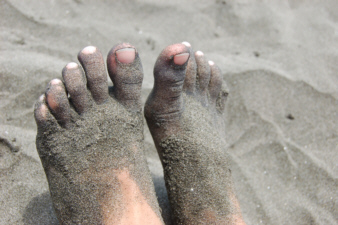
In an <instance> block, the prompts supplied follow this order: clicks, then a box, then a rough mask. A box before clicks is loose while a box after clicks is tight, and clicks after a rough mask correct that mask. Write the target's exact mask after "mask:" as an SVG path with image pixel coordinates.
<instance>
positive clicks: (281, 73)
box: [0, 0, 338, 224]
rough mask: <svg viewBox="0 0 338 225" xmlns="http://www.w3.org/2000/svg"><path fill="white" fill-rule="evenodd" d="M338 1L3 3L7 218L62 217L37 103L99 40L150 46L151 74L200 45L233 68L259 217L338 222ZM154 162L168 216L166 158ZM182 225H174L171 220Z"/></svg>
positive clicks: (236, 141) (230, 126)
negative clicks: (165, 60) (185, 48)
mask: <svg viewBox="0 0 338 225" xmlns="http://www.w3.org/2000/svg"><path fill="white" fill-rule="evenodd" d="M337 7H338V3H337V2H336V1H334V0H332V1H326V2H325V3H324V2H321V3H318V2H315V1H306V2H305V1H304V2H303V1H296V0H295V1H288V2H282V1H280V2H277V1H274V2H273V3H262V2H252V1H242V2H237V3H234V2H232V1H218V0H215V1H209V0H205V1H198V3H196V2H194V3H193V2H192V1H187V0H186V1H178V0H175V1H169V2H168V1H157V0H144V1H113V3H104V2H101V3H94V2H92V1H80V0H77V1H72V2H66V1H48V2H43V3H42V2H41V1H29V3H28V2H25V1H19V0H7V1H5V0H2V1H0V18H1V19H0V25H1V32H0V35H1V38H0V43H1V48H0V49H1V54H0V65H1V66H0V87H1V91H0V108H1V109H0V184H1V185H0V192H1V194H0V196H1V198H0V199H1V206H0V215H1V217H0V224H57V221H56V219H55V214H54V212H53V209H52V203H51V199H50V196H49V191H48V185H47V180H46V177H45V174H44V172H43V168H42V165H41V163H40V159H39V157H38V154H37V151H36V146H35V136H36V125H35V121H34V118H33V106H34V103H35V101H36V100H37V99H38V97H39V96H40V95H41V94H42V93H43V92H44V90H45V87H46V85H47V83H48V82H49V81H50V80H51V79H53V78H61V70H62V68H63V67H64V66H65V65H66V64H67V63H68V62H70V61H77V59H76V57H77V53H78V51H80V50H81V49H82V48H83V47H85V46H87V45H95V46H97V47H98V48H99V49H100V50H101V51H102V53H103V55H104V56H106V55H107V53H108V51H109V50H110V48H111V47H112V46H113V45H115V44H116V43H118V42H130V43H132V44H133V45H135V46H136V47H137V48H138V51H139V54H140V57H141V59H142V63H143V69H144V72H145V75H144V82H143V90H142V99H143V103H144V102H145V99H146V97H147V96H148V94H149V92H150V90H151V88H152V85H153V75H152V70H153V65H154V63H155V60H156V58H157V56H158V54H159V53H160V51H161V50H162V49H163V48H164V47H165V46H167V45H169V44H172V43H176V42H181V41H188V42H190V43H191V45H192V46H193V48H194V49H195V50H201V51H203V52H204V54H205V55H206V56H207V57H208V59H210V60H213V61H214V62H215V63H217V65H219V66H220V68H221V69H222V71H223V74H224V80H225V81H226V82H227V85H228V88H229V93H230V94H229V96H228V101H227V105H226V108H225V110H226V114H225V125H224V126H225V130H226V132H225V138H226V140H227V145H228V147H229V150H228V151H229V155H230V161H231V165H232V174H233V176H234V183H235V188H236V193H237V196H238V198H239V201H240V204H241V208H242V213H243V217H244V220H245V221H246V222H247V223H248V224H337V220H338V210H337V204H338V198H337V191H336V189H337V175H338V167H337V162H338V156H337V150H338V147H337V143H338V134H337V131H338V125H337V122H336V121H338V115H337V112H338V100H337V99H338V91H337V90H338V76H337V74H338V67H337V66H336V64H337V61H338V23H337V21H338V13H337V12H336V9H337ZM145 148H146V151H147V160H148V163H149V166H150V170H151V172H152V175H153V180H154V182H155V189H156V191H157V193H158V197H159V202H160V205H161V206H162V207H163V214H164V219H165V220H166V221H168V218H169V214H168V209H169V208H168V200H167V198H166V197H165V196H166V194H165V187H164V181H163V173H162V172H161V171H162V168H161V164H160V161H159V159H158V156H157V153H156V150H155V147H154V145H153V142H152V138H151V135H150V133H149V131H148V130H147V128H145ZM168 224H170V222H168Z"/></svg>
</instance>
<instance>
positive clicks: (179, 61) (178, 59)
mask: <svg viewBox="0 0 338 225" xmlns="http://www.w3.org/2000/svg"><path fill="white" fill-rule="evenodd" d="M188 58H189V53H182V54H178V55H175V56H174V63H175V64H176V65H179V66H181V65H183V64H184V63H186V61H187V60H188Z"/></svg>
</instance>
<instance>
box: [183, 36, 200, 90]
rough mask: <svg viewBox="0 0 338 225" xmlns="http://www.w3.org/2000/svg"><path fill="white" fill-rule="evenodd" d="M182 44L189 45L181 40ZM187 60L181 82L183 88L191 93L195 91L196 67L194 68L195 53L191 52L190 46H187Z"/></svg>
mask: <svg viewBox="0 0 338 225" xmlns="http://www.w3.org/2000/svg"><path fill="white" fill-rule="evenodd" d="M182 44H185V45H186V46H187V47H190V44H189V43H187V42H183V43H182ZM189 50H190V51H189V54H190V57H189V60H188V64H187V69H186V73H185V80H184V84H183V90H184V91H185V92H186V93H188V94H192V93H194V92H195V87H196V73H197V68H196V61H195V55H194V53H193V50H192V48H191V47H190V48H189Z"/></svg>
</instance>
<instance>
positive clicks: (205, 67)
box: [195, 51, 210, 103]
mask: <svg viewBox="0 0 338 225" xmlns="http://www.w3.org/2000/svg"><path fill="white" fill-rule="evenodd" d="M195 59H196V64H197V78H196V79H197V80H196V89H197V92H198V93H199V94H200V96H201V97H202V98H201V99H202V103H205V102H206V99H207V90H208V85H209V81H210V66H209V63H208V61H207V60H206V58H205V57H204V54H203V52H201V51H197V52H195Z"/></svg>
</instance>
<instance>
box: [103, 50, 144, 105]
mask: <svg viewBox="0 0 338 225" xmlns="http://www.w3.org/2000/svg"><path fill="white" fill-rule="evenodd" d="M107 65H108V73H109V76H110V78H111V80H112V81H113V83H114V96H115V98H116V99H117V100H118V101H119V102H120V103H121V104H122V105H124V106H125V107H126V108H127V109H128V110H132V111H135V110H136V111H137V110H140V109H141V87H142V81H143V68H142V64H141V60H140V58H139V55H138V52H137V50H136V49H135V47H134V46H132V45H130V44H127V43H123V44H119V45H116V46H114V47H113V48H112V49H111V50H110V52H109V54H108V57H107Z"/></svg>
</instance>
